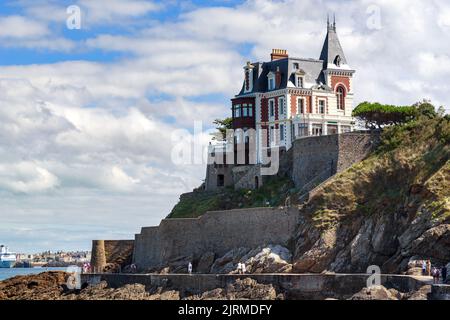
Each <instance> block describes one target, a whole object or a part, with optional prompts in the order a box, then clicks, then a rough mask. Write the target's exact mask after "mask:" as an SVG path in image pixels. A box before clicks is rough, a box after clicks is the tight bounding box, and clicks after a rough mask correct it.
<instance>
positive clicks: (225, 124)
mask: <svg viewBox="0 0 450 320" xmlns="http://www.w3.org/2000/svg"><path fill="white" fill-rule="evenodd" d="M213 124H215V125H216V129H217V131H218V132H217V133H216V134H214V138H213V139H217V140H220V139H224V138H225V137H226V132H227V130H228V129H233V118H225V119H216V120H214V122H213Z"/></svg>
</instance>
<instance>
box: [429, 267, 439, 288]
mask: <svg viewBox="0 0 450 320" xmlns="http://www.w3.org/2000/svg"><path fill="white" fill-rule="evenodd" d="M431 275H432V276H433V283H434V284H438V283H439V276H440V274H439V269H438V268H436V267H433V270H432V271H431Z"/></svg>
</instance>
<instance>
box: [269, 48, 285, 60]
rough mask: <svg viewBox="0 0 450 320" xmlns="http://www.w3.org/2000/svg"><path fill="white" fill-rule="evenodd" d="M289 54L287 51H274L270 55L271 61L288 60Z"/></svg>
mask: <svg viewBox="0 0 450 320" xmlns="http://www.w3.org/2000/svg"><path fill="white" fill-rule="evenodd" d="M288 57H289V55H288V52H287V50H285V49H272V53H271V55H270V59H271V61H274V60H279V59H284V58H288Z"/></svg>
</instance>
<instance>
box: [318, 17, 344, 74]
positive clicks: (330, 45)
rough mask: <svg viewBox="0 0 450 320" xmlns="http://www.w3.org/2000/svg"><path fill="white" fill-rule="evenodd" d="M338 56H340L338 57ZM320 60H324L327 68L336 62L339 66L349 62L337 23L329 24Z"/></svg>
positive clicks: (324, 65)
mask: <svg viewBox="0 0 450 320" xmlns="http://www.w3.org/2000/svg"><path fill="white" fill-rule="evenodd" d="M337 57H339V58H338V59H337ZM320 60H323V67H324V69H327V68H328V65H329V64H335V65H336V66H338V67H339V66H340V65H346V64H347V60H346V58H345V55H344V50H342V47H341V43H340V42H339V38H338V36H337V33H336V23H333V24H331V25H330V24H328V32H327V36H326V38H325V42H324V44H323V47H322V52H321V53H320Z"/></svg>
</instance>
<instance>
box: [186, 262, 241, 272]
mask: <svg viewBox="0 0 450 320" xmlns="http://www.w3.org/2000/svg"><path fill="white" fill-rule="evenodd" d="M187 270H188V273H189V274H192V263H191V262H189V263H188V266H187ZM236 270H237V272H238V273H239V274H245V273H247V267H246V265H245V263H241V262H239V263H238V264H237V269H236Z"/></svg>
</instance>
